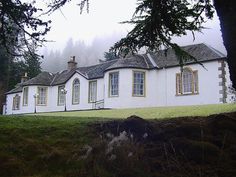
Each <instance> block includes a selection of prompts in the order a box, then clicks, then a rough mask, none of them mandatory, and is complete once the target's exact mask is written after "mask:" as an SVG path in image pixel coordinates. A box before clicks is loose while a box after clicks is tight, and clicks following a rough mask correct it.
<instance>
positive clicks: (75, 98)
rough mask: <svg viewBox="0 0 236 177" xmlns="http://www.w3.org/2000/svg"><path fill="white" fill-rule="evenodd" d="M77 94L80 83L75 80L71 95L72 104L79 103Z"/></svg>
mask: <svg viewBox="0 0 236 177" xmlns="http://www.w3.org/2000/svg"><path fill="white" fill-rule="evenodd" d="M79 92H80V82H79V79H75V80H74V82H73V93H72V100H73V104H78V103H79Z"/></svg>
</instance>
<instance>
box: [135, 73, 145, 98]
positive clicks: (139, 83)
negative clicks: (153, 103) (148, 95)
mask: <svg viewBox="0 0 236 177" xmlns="http://www.w3.org/2000/svg"><path fill="white" fill-rule="evenodd" d="M137 74H138V75H139V76H141V77H140V78H136V77H137V76H136V75H137ZM145 89H146V73H145V71H136V70H135V71H133V83H132V96H133V97H145V92H146V90H145ZM141 91H142V93H141Z"/></svg>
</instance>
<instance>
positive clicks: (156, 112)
mask: <svg viewBox="0 0 236 177" xmlns="http://www.w3.org/2000/svg"><path fill="white" fill-rule="evenodd" d="M233 111H236V104H216V105H201V106H178V107H155V108H138V109H112V110H96V111H74V112H56V113H40V114H38V115H41V116H66V117H93V118H94V117H103V118H126V117H129V116H131V115H137V116H140V117H142V118H152V119H159V118H172V117H183V116H208V115H211V114H218V113H223V112H233Z"/></svg>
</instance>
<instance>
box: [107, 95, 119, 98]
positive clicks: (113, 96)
mask: <svg viewBox="0 0 236 177" xmlns="http://www.w3.org/2000/svg"><path fill="white" fill-rule="evenodd" d="M108 97H109V98H117V97H119V95H109V96H108Z"/></svg>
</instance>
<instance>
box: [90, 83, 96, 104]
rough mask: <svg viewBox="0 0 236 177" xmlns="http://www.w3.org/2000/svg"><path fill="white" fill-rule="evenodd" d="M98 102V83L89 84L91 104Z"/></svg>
mask: <svg viewBox="0 0 236 177" xmlns="http://www.w3.org/2000/svg"><path fill="white" fill-rule="evenodd" d="M96 100H97V81H90V82H89V99H88V101H89V103H92V102H95V101H96Z"/></svg>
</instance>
